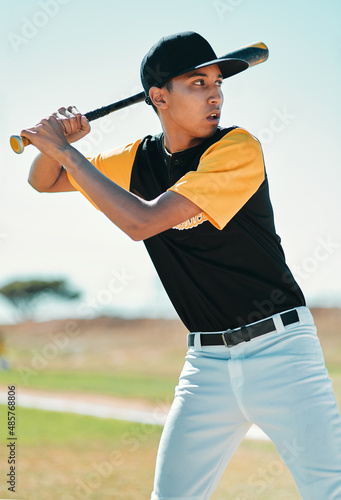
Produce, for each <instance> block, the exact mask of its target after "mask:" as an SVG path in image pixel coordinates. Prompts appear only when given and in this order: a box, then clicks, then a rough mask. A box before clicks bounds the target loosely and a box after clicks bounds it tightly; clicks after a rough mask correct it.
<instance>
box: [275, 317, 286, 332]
mask: <svg viewBox="0 0 341 500" xmlns="http://www.w3.org/2000/svg"><path fill="white" fill-rule="evenodd" d="M272 319H273V322H274V323H275V327H276V332H277V333H278V334H279V335H280V334H281V333H283V332H285V326H284V325H283V323H282V320H281V315H280V314H275V315H274V316H272Z"/></svg>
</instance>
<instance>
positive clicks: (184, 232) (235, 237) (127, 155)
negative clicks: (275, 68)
mask: <svg viewBox="0 0 341 500" xmlns="http://www.w3.org/2000/svg"><path fill="white" fill-rule="evenodd" d="M246 68H247V63H246V62H245V61H243V60H238V59H226V58H220V59H218V58H217V56H216V54H215V52H214V51H213V49H212V47H211V46H210V45H209V43H208V42H207V41H206V40H205V39H204V38H202V37H201V36H200V35H199V34H197V33H194V32H184V33H178V34H175V35H171V36H167V37H164V38H162V39H161V40H160V41H159V42H158V43H156V44H155V45H154V46H153V47H152V48H151V49H150V51H149V52H148V53H147V54H146V56H145V57H144V59H143V61H142V64H141V79H142V84H143V87H144V90H145V93H146V102H147V104H150V105H152V106H153V107H154V110H155V111H156V112H157V114H158V117H159V118H160V122H161V127H162V133H160V134H158V135H155V136H150V135H148V136H146V137H144V138H143V139H141V140H138V141H136V142H133V143H131V144H128V145H125V146H123V147H119V148H116V149H114V150H112V151H109V152H106V153H102V154H99V155H98V156H96V157H94V158H90V159H86V158H85V157H84V156H83V155H82V154H81V153H80V152H79V151H77V150H76V149H75V148H73V147H72V145H71V143H72V142H74V141H76V140H78V139H79V138H81V137H83V136H84V135H86V134H87V133H88V132H89V124H88V122H87V120H86V118H85V116H83V115H81V113H79V112H78V111H77V109H76V108H75V107H72V106H71V107H68V108H60V109H59V110H58V112H56V113H54V114H53V115H51V116H50V117H49V118H47V119H44V120H42V121H41V122H40V123H39V124H38V125H37V126H35V127H33V128H31V129H27V130H23V131H22V132H21V134H22V135H24V136H26V137H27V138H28V139H30V141H31V142H32V143H33V144H34V145H35V146H36V147H37V148H38V149H39V150H40V151H41V154H40V155H39V156H38V157H37V158H36V160H35V161H34V162H33V165H32V167H31V171H30V175H29V182H30V183H31V185H32V186H33V187H34V188H35V189H37V190H38V191H44V192H57V191H74V190H78V191H80V192H81V193H83V194H84V195H85V196H86V197H87V198H88V199H89V200H90V201H91V202H92V203H93V204H94V205H95V206H96V207H97V208H98V209H99V210H101V211H102V212H103V213H104V214H105V215H106V216H107V217H108V218H109V219H110V220H111V221H112V222H113V223H114V224H116V225H117V226H118V227H120V228H121V229H122V230H123V231H124V232H125V233H126V234H128V235H129V236H130V237H131V238H132V239H133V240H143V241H144V243H145V246H146V248H147V251H148V252H149V255H150V257H151V259H152V261H153V263H154V265H155V268H156V270H157V272H158V274H159V276H160V279H161V281H162V283H163V285H164V288H165V290H166V292H167V294H168V296H169V297H170V300H171V301H172V303H173V305H174V307H175V309H176V310H177V312H178V314H179V317H180V318H181V320H182V321H183V323H184V324H185V325H186V327H187V328H188V331H189V333H188V352H187V356H186V361H185V364H184V368H183V371H182V373H181V375H180V379H179V384H178V385H177V387H176V389H175V398H174V403H173V405H172V407H171V410H170V413H169V416H168V419H167V422H166V425H165V427H164V430H163V434H162V438H161V441H160V446H159V451H158V456H157V463H156V471H155V483H154V491H153V492H152V500H185V499H186V500H206V499H208V498H210V496H211V495H212V493H213V491H214V489H215V487H216V485H217V483H218V481H219V478H220V476H221V474H222V473H223V471H224V469H225V468H226V466H227V464H228V462H229V460H230V459H231V457H232V455H233V453H234V452H235V450H236V449H237V447H238V445H239V443H240V442H241V440H242V439H243V437H244V436H245V434H246V432H247V430H248V429H249V427H250V426H251V424H252V423H255V424H257V425H258V426H259V427H260V428H261V429H262V430H263V431H264V432H265V433H266V434H267V435H268V436H269V437H270V439H271V440H272V442H273V443H274V444H275V446H276V448H277V450H278V452H279V453H280V455H281V457H282V458H283V460H284V462H285V463H286V465H287V467H288V468H289V470H290V471H291V473H292V476H293V478H294V480H295V482H296V484H297V488H298V490H299V492H300V494H301V496H302V498H303V499H305V500H336V499H338V500H340V499H341V418H340V413H339V410H338V406H337V402H336V398H335V396H334V393H333V389H332V384H331V381H330V379H329V377H328V373H327V370H326V368H325V364H324V359H323V354H322V352H321V348H320V344H319V340H318V337H317V335H316V328H315V326H314V321H313V318H312V315H311V313H310V311H309V309H308V308H307V307H306V304H305V299H304V296H303V294H302V291H301V290H300V288H299V286H298V285H297V283H296V281H295V279H294V277H293V275H292V273H291V272H290V270H289V268H288V266H287V264H286V261H285V257H284V253H283V250H282V247H281V242H280V238H279V236H278V235H277V234H276V231H275V225H274V218H273V211H272V206H271V202H270V198H269V187H268V181H267V175H266V170H265V166H264V160H263V154H262V148H261V145H260V143H259V142H258V140H257V139H256V138H255V137H253V136H252V135H251V134H250V133H249V132H247V131H246V130H244V129H242V128H240V127H237V126H234V127H229V128H220V127H219V119H220V113H221V108H222V105H223V93H222V89H221V85H222V83H223V80H224V78H227V77H231V76H233V75H235V74H236V73H239V72H241V71H243V70H245V69H246ZM160 342H162V338H160ZM239 500H243V499H242V497H240V498H239Z"/></svg>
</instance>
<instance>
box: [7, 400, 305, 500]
mask: <svg viewBox="0 0 341 500" xmlns="http://www.w3.org/2000/svg"><path fill="white" fill-rule="evenodd" d="M4 409H5V408H4V407H0V415H1V419H0V422H1V429H2V430H3V429H5V412H4ZM17 413H18V415H17V423H18V434H17V435H18V442H17V457H18V462H17V470H18V472H17V491H16V496H15V498H23V499H25V500H84V499H89V500H103V499H104V500H106V499H109V498H110V499H115V500H116V499H124V500H146V499H148V498H150V493H151V490H152V488H153V474H154V463H155V458H156V450H157V445H158V442H159V439H160V434H161V428H160V427H156V426H149V425H142V424H133V423H127V422H119V421H114V420H109V419H108V420H107V419H98V418H94V417H86V416H79V415H72V414H63V413H54V412H48V411H38V410H28V409H25V408H19V409H18V411H17ZM2 437H4V436H2ZM2 451H3V447H2ZM5 458H6V457H1V463H2V464H4V463H5ZM5 472H6V470H5V468H3V467H2V472H1V474H2V475H4V474H5ZM0 484H1V486H0V494H1V498H12V497H13V494H12V493H10V492H8V491H7V490H6V486H5V481H3V480H2V481H1V482H0ZM257 498H259V499H262V500H270V499H271V500H273V499H274V498H275V499H276V500H280V499H283V500H284V499H285V500H287V499H288V498H290V500H296V499H297V500H298V499H299V498H300V497H299V496H298V494H297V492H296V488H295V485H294V483H293V480H292V479H291V477H290V475H289V472H288V471H287V470H286V468H285V467H284V465H283V463H282V462H281V460H280V458H279V456H278V454H277V452H276V450H275V448H274V447H273V445H272V444H271V443H254V442H246V441H245V442H243V443H242V444H241V446H240V448H239V449H238V451H237V452H236V454H235V456H234V457H233V459H232V461H231V463H230V466H229V468H228V470H227V471H225V473H224V475H223V477H222V479H221V481H220V483H219V486H218V488H217V490H216V492H215V493H214V495H213V497H212V500H236V499H238V500H248V499H257Z"/></svg>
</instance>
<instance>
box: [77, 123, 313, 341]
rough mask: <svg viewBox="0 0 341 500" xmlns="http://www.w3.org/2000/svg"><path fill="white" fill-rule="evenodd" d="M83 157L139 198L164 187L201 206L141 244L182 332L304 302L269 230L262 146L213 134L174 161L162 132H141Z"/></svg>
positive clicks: (244, 135)
mask: <svg viewBox="0 0 341 500" xmlns="http://www.w3.org/2000/svg"><path fill="white" fill-rule="evenodd" d="M91 161H92V163H93V164H94V165H95V166H96V167H97V168H98V169H99V170H100V171H101V172H102V173H104V174H105V175H107V176H108V177H109V178H110V179H111V180H113V181H114V182H117V183H118V184H120V185H121V186H122V187H124V188H125V189H128V190H130V191H131V192H132V193H134V194H136V195H138V196H140V197H142V198H144V199H146V200H152V199H154V198H156V197H158V196H159V195H160V194H162V193H164V192H165V191H167V190H172V191H175V192H178V193H179V194H181V195H182V196H185V197H186V198H188V199H190V200H191V201H193V202H194V203H195V204H196V205H198V206H199V207H200V209H201V210H202V212H201V213H200V214H198V216H196V217H193V218H192V219H190V220H187V221H183V223H181V224H179V225H177V226H176V227H174V228H171V229H169V230H167V231H164V232H162V233H160V234H158V235H155V236H153V237H151V238H149V239H147V240H145V241H144V243H145V246H146V248H147V251H148V253H149V255H150V257H151V259H152V261H153V263H154V266H155V268H156V271H157V273H158V275H159V277H160V279H161V281H162V283H163V286H164V288H165V290H166V292H167V294H168V296H169V298H170V300H171V302H172V303H173V305H174V308H175V309H176V311H177V313H178V315H179V317H180V318H181V320H182V321H183V323H184V324H185V326H186V327H187V328H188V330H189V331H192V332H193V331H220V330H225V329H227V328H236V327H238V326H242V325H244V324H248V323H251V322H254V321H258V320H260V319H263V318H265V317H268V316H270V315H272V314H275V313H278V312H281V311H283V310H286V309H290V308H294V307H298V306H302V305H305V300H304V297H303V294H302V291H301V290H300V288H299V286H298V285H297V283H296V281H295V279H294V277H293V276H292V274H291V272H290V270H289V268H288V266H287V264H286V262H285V256H284V252H283V249H282V246H281V241H280V238H279V236H278V235H277V234H276V231H275V225H274V217H273V210H272V205H271V202H270V197H269V187H268V180H267V176H266V171H265V166H264V161H263V155H262V150H261V147H260V144H259V142H258V141H257V140H256V139H255V138H254V137H253V136H252V135H250V134H249V133H248V132H246V131H245V130H243V129H240V128H237V127H232V128H230V129H220V128H219V129H218V130H217V131H216V133H215V135H214V136H213V137H211V138H209V139H207V140H205V141H204V142H202V143H201V144H200V145H198V146H195V147H193V148H190V149H187V150H185V151H182V152H178V153H174V154H173V155H170V154H168V153H167V151H166V150H165V148H164V145H163V134H159V135H157V136H147V137H145V138H144V139H142V140H140V141H137V142H136V143H134V144H131V145H129V146H126V147H124V148H119V149H116V150H114V151H112V152H109V153H106V154H102V155H99V156H98V157H96V158H93V159H91ZM69 179H70V181H71V183H72V184H73V185H74V186H75V187H76V188H77V189H79V190H80V191H82V190H81V188H80V187H79V186H78V185H77V184H76V183H75V181H74V180H73V179H72V177H71V176H70V175H69ZM82 192H83V191H82ZM83 194H85V195H86V193H84V192H83ZM90 201H91V200H90ZM180 210H181V207H180Z"/></svg>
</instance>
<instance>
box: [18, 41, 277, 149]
mask: <svg viewBox="0 0 341 500" xmlns="http://www.w3.org/2000/svg"><path fill="white" fill-rule="evenodd" d="M268 57H269V49H268V47H267V46H266V45H265V43H263V42H256V43H253V44H251V45H247V46H245V47H242V48H240V49H238V50H235V51H233V52H228V53H227V54H225V55H223V56H221V58H231V59H233V58H235V59H244V61H247V62H248V63H249V67H252V66H256V65H257V64H260V63H262V62H264V61H266V60H267V58H268ZM145 98H146V95H145V93H144V92H139V93H138V94H134V95H132V96H130V97H127V98H126V99H122V100H121V101H117V102H114V103H113V104H109V105H108V106H103V107H101V108H97V109H95V110H93V111H89V112H88V113H85V116H86V118H87V119H88V120H89V122H91V121H92V120H97V119H98V118H102V116H106V115H108V114H109V113H112V112H113V111H118V110H119V109H123V108H127V107H128V106H131V105H132V104H135V103H137V102H142V101H144V100H145ZM29 144H31V141H30V140H29V139H27V137H24V136H19V135H12V136H11V137H10V145H11V148H12V149H13V151H14V152H15V153H17V154H21V153H22V152H23V151H24V148H25V147H26V146H28V145H29Z"/></svg>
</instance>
